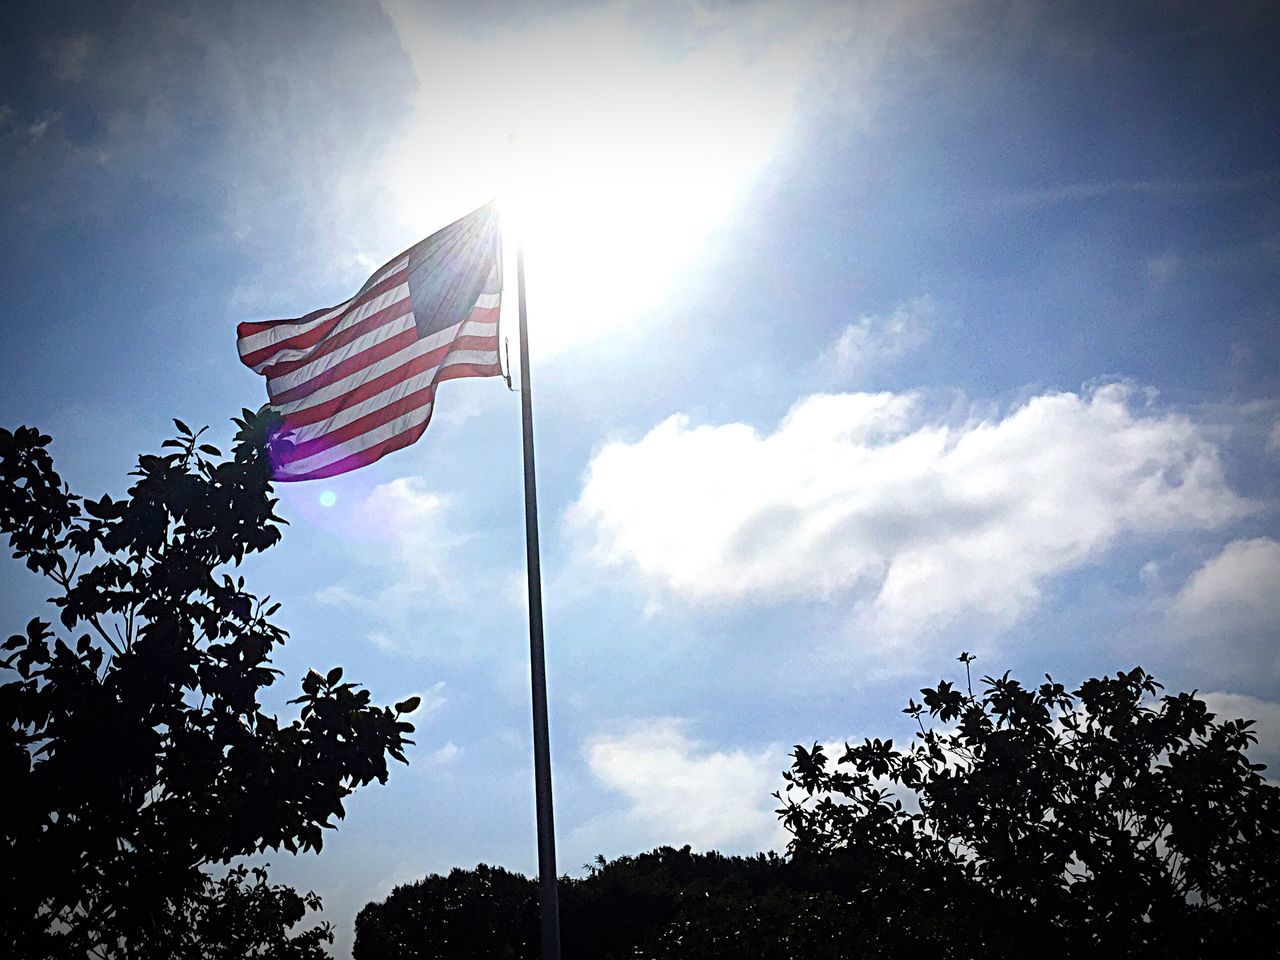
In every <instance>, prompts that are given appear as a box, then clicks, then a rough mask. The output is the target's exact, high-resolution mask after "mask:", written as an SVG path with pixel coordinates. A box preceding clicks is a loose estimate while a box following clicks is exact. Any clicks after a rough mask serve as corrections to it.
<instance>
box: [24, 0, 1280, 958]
mask: <svg viewBox="0 0 1280 960" xmlns="http://www.w3.org/2000/svg"><path fill="white" fill-rule="evenodd" d="M517 11H518V12H517ZM1273 20H1274V18H1273V17H1270V16H1268V14H1267V10H1266V5H1265V4H1248V3H1240V4H1226V5H1218V6H1215V7H1214V8H1213V9H1211V10H1210V9H1208V8H1205V7H1204V6H1203V5H1199V4H1192V3H1159V4H1157V3H1151V4H1144V3H1137V4H1128V5H1108V4H1082V5H1070V6H1062V5H1055V4H1039V3H1034V2H1005V3H996V2H976V0H975V2H971V3H965V4H952V3H930V2H906V3H894V4H866V5H853V4H834V5H822V4H817V3H814V4H799V3H796V4H790V5H787V4H751V3H744V4H733V5H722V4H715V3H711V4H689V3H683V2H669V3H668V2H663V3H650V4H638V3H637V4H630V3H619V4H613V5H580V6H578V5H561V6H558V7H555V6H550V5H543V6H539V8H538V9H537V10H536V11H535V10H533V9H530V8H525V7H523V6H521V7H519V8H517V7H515V6H514V5H506V4H500V3H489V4H457V5H449V4H437V5H424V4H415V3H412V2H410V0H385V2H384V3H382V4H381V5H379V4H376V3H370V4H364V3H349V4H329V5H323V4H322V5H317V4H310V3H308V4H303V3H278V4H270V5H260V4H249V3H227V4H221V5H216V9H214V8H210V7H208V5H193V6H190V7H184V6H182V5H180V4H166V5H157V4H149V3H132V4H123V5H93V4H75V3H62V4H58V3H54V4H47V5H43V6H41V7H39V8H38V9H36V8H32V9H28V10H24V11H22V12H21V13H10V14H7V15H6V21H7V23H6V30H5V31H4V39H2V40H0V48H2V49H3V56H0V217H2V218H3V225H4V235H5V236H6V238H7V241H8V242H7V243H6V257H5V258H4V260H3V262H0V285H2V287H3V289H4V291H5V313H4V323H5V344H6V349H5V351H4V353H3V357H2V359H0V363H2V364H3V368H2V370H0V409H3V413H4V417H3V420H4V422H5V423H8V424H15V423H32V424H38V425H39V426H41V427H42V428H43V429H45V430H46V431H48V432H50V433H51V434H53V436H54V438H55V444H54V451H55V454H56V456H57V458H58V463H59V467H60V469H61V470H62V472H63V474H64V475H65V476H66V477H67V478H68V480H69V481H70V482H71V484H72V486H73V487H74V488H76V489H78V490H80V491H83V492H85V493H92V494H95V495H96V494H98V493H100V492H104V491H111V492H116V491H120V490H123V488H124V487H125V486H126V485H127V478H126V474H127V472H128V470H129V469H130V468H131V465H132V461H133V458H134V457H135V456H136V454H137V453H138V452H140V451H142V450H154V449H155V448H157V447H158V445H159V443H160V441H161V440H162V439H164V437H165V436H167V432H168V431H169V430H170V417H173V416H178V417H181V418H182V419H184V420H186V421H187V422H189V423H208V424H210V425H211V427H212V430H213V433H214V435H215V436H217V437H220V438H222V439H225V438H226V437H227V436H228V435H229V433H230V426H229V424H228V418H229V417H230V416H232V415H234V414H235V413H236V412H238V410H239V409H240V408H241V407H242V406H250V407H253V406H256V405H257V404H258V403H259V402H261V400H262V398H263V388H262V384H261V382H260V381H259V379H258V378H257V377H255V375H254V374H252V373H251V372H250V371H248V370H246V369H244V368H243V367H241V366H240V365H239V363H238V361H237V358H236V354H235V345H234V325H235V323H237V322H238V321H241V320H246V319H270V318H274V317H283V316H297V315H299V314H301V313H304V312H307V311H309V310H312V309H315V308H317V307H319V306H322V305H325V304H330V303H335V302H338V301H340V300H343V299H345V298H346V297H348V296H349V295H350V294H351V293H352V292H354V290H355V289H357V288H358V287H359V285H360V284H361V283H362V282H363V280H364V279H365V277H366V276H367V275H368V274H369V273H370V272H371V271H372V269H373V268H374V267H375V266H376V265H377V264H379V263H381V262H383V261H384V260H386V259H387V258H388V257H390V256H391V255H392V254H394V253H395V252H397V251H398V250H400V249H402V248H404V247H405V246H407V245H408V244H409V243H411V242H413V241H414V240H416V239H418V238H420V237H421V236H424V235H426V234H428V233H430V232H432V231H433V230H434V229H436V228H438V227H439V226H441V225H443V224H444V223H446V222H448V221H449V220H451V219H453V218H454V217H456V216H458V215H460V214H462V213H464V212H466V211H467V210H469V209H471V208H473V207H474V206H476V205H478V204H479V203H481V202H483V201H484V200H486V199H488V197H489V196H491V195H493V194H494V193H495V192H504V193H507V192H511V191H513V190H514V191H515V192H518V193H519V194H520V195H522V196H523V197H524V198H525V225H524V229H525V232H526V237H527V239H528V245H529V284H530V302H529V310H530V322H531V336H532V338H533V340H534V378H535V383H534V387H535V397H536V410H535V416H536V429H537V437H538V462H539V482H540V489H539V493H540V501H541V507H542V529H543V551H544V553H543V563H544V569H545V576H546V583H545V588H546V603H547V642H548V669H549V675H550V697H551V719H552V739H553V760H554V764H555V777H556V791H557V796H556V799H557V824H558V836H559V848H560V862H561V864H562V867H563V869H565V870H567V871H569V872H575V871H576V870H577V869H578V866H579V865H580V864H582V863H583V862H584V861H586V860H588V859H590V858H591V857H593V856H594V855H595V854H597V853H605V854H607V855H610V856H614V855H619V854H623V853H628V852H636V851H639V850H641V849H645V848H648V847H651V846H653V845H656V844H658V843H674V844H680V843H691V844H693V845H694V846H697V847H703V848H707V847H715V848H719V849H722V850H729V851H744V850H755V849H761V848H763V847H767V846H771V845H773V846H776V845H778V844H779V843H781V842H783V840H784V839H785V838H783V837H782V836H781V834H780V833H779V831H778V829H777V826H776V823H775V821H774V818H773V816H772V813H771V809H772V806H773V803H772V801H771V800H770V798H769V796H768V794H769V792H771V791H772V790H774V789H776V788H777V787H778V786H779V785H780V780H779V773H780V771H781V770H782V769H783V768H784V767H785V766H786V763H787V757H786V754H787V751H788V749H789V748H790V746H791V744H793V743H797V742H803V741H811V740H813V739H815V738H816V739H825V738H842V737H855V736H858V737H860V736H863V735H868V736H885V735H903V734H904V733H905V732H906V729H905V727H904V723H903V721H904V718H903V717H901V715H900V714H899V713H898V709H899V708H900V707H901V705H902V704H903V703H904V702H905V700H906V698H907V697H908V696H909V695H911V694H914V693H915V692H916V689H917V688H918V687H919V686H920V685H921V684H923V683H926V682H931V681H933V680H936V679H937V677H938V676H940V675H943V674H947V673H950V672H951V671H952V668H953V666H956V665H955V664H954V657H955V655H956V654H957V653H958V652H959V651H960V650H961V649H969V650H974V651H977V652H978V654H979V656H980V659H979V661H978V663H977V666H978V667H979V668H981V669H982V670H983V671H988V670H989V671H1003V670H1005V669H1010V670H1012V671H1014V672H1015V673H1017V674H1020V675H1022V676H1025V677H1026V678H1028V679H1032V678H1035V677H1038V676H1039V675H1040V674H1041V673H1043V672H1046V671H1048V672H1052V673H1053V674H1054V675H1055V676H1056V677H1059V678H1061V679H1063V680H1067V681H1074V680H1079V679H1083V678H1084V677H1086V676H1089V675H1092V674H1096V673H1097V672H1099V671H1114V670H1118V669H1122V668H1128V667H1130V666H1132V665H1134V664H1141V665H1142V666H1144V667H1146V668H1147V669H1148V670H1150V671H1151V672H1153V673H1155V674H1156V676H1157V677H1159V678H1160V679H1162V680H1164V681H1165V682H1166V683H1167V685H1169V686H1170V687H1176V688H1191V687H1195V688H1198V689H1200V690H1201V691H1207V692H1209V694H1210V696H1211V699H1212V700H1213V701H1214V702H1215V703H1216V704H1218V705H1219V707H1220V708H1221V709H1223V710H1229V711H1232V712H1236V713H1247V714H1250V715H1254V716H1256V717H1257V718H1258V719H1259V720H1260V728H1259V729H1260V734H1261V737H1262V741H1263V742H1262V744H1261V745H1260V747H1259V757H1260V758H1262V759H1267V758H1272V759H1276V758H1278V755H1280V654H1278V653H1277V649H1276V646H1275V640H1276V631H1277V625H1278V624H1280V605H1278V604H1277V599H1276V598H1277V596H1280V591H1277V589H1276V587H1277V585H1280V529H1278V528H1277V511H1276V507H1277V503H1278V502H1280V483H1278V482H1277V465H1278V464H1280V342H1278V336H1277V332H1276V331H1277V330H1280V323H1278V322H1277V321H1278V320H1280V317H1278V316H1277V312H1278V311H1277V306H1276V304H1277V302H1278V301H1277V294H1278V293H1280V275H1278V273H1277V262H1278V257H1280V217H1278V213H1280V161H1277V159H1276V158H1277V150H1276V126H1275V116H1274V105H1275V102H1276V99H1277V94H1278V93H1280V91H1278V90H1277V83H1276V81H1275V79H1274V70H1273V69H1271V58H1272V53H1273V51H1274V48H1275V41H1276V39H1277V36H1276V33H1277V31H1276V28H1275V26H1274V24H1273V22H1272V21H1273ZM512 130H518V131H519V134H520V143H521V146H520V151H519V157H518V159H517V160H513V159H512V156H511V150H510V148H509V147H508V146H507V135H508V133H509V132H511V131H512ZM513 170H515V171H523V173H513ZM513 185H514V186H513ZM513 304H514V296H513V291H512V292H510V293H509V295H508V300H507V304H506V305H505V306H506V307H510V306H513ZM504 309H505V307H504ZM519 457H520V450H519V408H518V401H517V396H516V395H515V394H512V393H508V392H507V390H506V388H505V386H504V385H502V384H501V383H500V382H498V381H482V380H466V381H459V382H454V383H450V384H448V385H447V386H445V387H444V388H443V389H442V390H441V395H440V400H439V406H438V410H437V414H436V419H435V421H434V423H433V424H432V426H431V427H430V428H429V429H428V432H427V434H426V436H425V437H424V439H423V440H422V441H421V442H419V443H418V444H417V445H416V446H414V447H412V448H410V449H408V450H406V451H403V452H400V453H397V454H395V455H392V456H391V457H388V458H387V459H385V460H384V461H382V462H380V463H378V464H376V465H375V466H373V467H370V468H367V469H365V470H362V471H360V472H358V473H355V474H352V475H349V476H346V477H341V478H336V479H334V480H333V481H329V482H317V483H308V484H299V485H293V486H290V487H288V488H287V489H285V490H283V491H282V497H283V512H284V514H285V516H287V518H288V519H289V520H290V524H291V525H290V527H289V528H288V530H287V532H286V536H285V539H284V542H283V543H282V545H281V546H280V547H278V548H277V549H275V550H273V551H271V554H270V555H269V556H264V557H262V558H258V559H255V560H253V561H252V562H251V563H249V564H247V565H246V566H247V567H248V577H249V579H250V581H251V583H252V584H253V585H254V586H255V588H256V589H257V590H259V591H260V592H269V593H271V594H272V595H273V596H275V597H276V598H277V599H279V600H281V601H282V602H283V604H284V607H283V609H282V611H281V614H280V616H281V619H282V622H283V623H284V624H285V625H286V626H287V628H288V629H289V630H290V631H291V632H292V640H291V641H290V643H289V644H288V645H287V646H286V647H285V648H284V649H283V650H282V652H281V656H280V657H279V660H278V664H279V666H281V667H282V668H283V669H284V670H285V671H286V673H287V674H288V675H289V676H291V677H298V676H300V674H301V673H302V672H303V671H304V670H305V669H306V668H308V667H313V666H314V667H317V668H327V667H329V666H331V665H334V664H342V665H343V666H344V667H345V668H346V669H347V673H348V675H349V676H351V677H353V678H356V679H358V680H360V681H361V682H363V683H365V684H366V685H368V686H369V687H370V688H371V689H372V690H373V691H374V693H375V695H376V696H377V697H378V698H380V699H381V700H382V701H384V702H391V701H392V700H395V699H400V698H402V697H404V696H407V695H409V694H411V693H420V694H423V695H424V697H425V706H424V707H423V708H422V710H421V711H420V713H419V715H418V718H417V719H418V721H419V735H418V745H417V747H416V749H415V750H414V751H413V752H412V753H411V755H410V756H411V764H410V766H409V767H407V768H401V769H398V770H396V771H394V773H393V776H392V779H391V781H390V783H389V785H387V786H386V787H382V788H377V787H375V788H370V789H369V790H366V791H364V792H363V793H362V794H360V795H358V796H357V797H356V798H355V800H354V802H353V803H352V804H351V805H350V808H349V815H348V818H347V821H346V822H345V823H344V824H343V825H342V826H341V829H340V830H339V831H338V832H337V833H336V834H335V835H332V836H331V837H330V839H329V843H328V846H327V847H326V850H325V852H324V853H322V854H321V855H319V856H312V857H302V858H296V859H295V858H289V857H288V856H286V855H280V856H274V857H271V858H269V859H271V860H272V861H273V863H274V866H275V868H276V869H275V872H276V875H277V876H278V877H279V878H281V879H284V880H288V881H289V882H292V883H294V884H296V885H298V886H301V887H304V888H314V889H316V890H317V891H318V892H320V893H322V894H323V895H324V897H325V899H326V904H327V910H326V916H327V917H328V918H329V919H330V920H331V921H332V922H333V923H334V924H335V926H336V927H337V932H338V935H339V943H338V955H339V956H342V955H344V954H345V952H346V951H347V950H348V949H349V943H350V935H351V933H350V931H351V922H352V919H353V917H354V914H355V912H356V910H358V908H359V907H360V906H361V905H363V904H364V903H365V902H366V901H368V900H369V899H371V898H374V897H381V896H384V895H385V894H386V893H387V892H389V890H390V888H391V886H392V885H394V884H395V883H398V882H403V881H406V880H410V879H413V878H416V877H418V876H421V875H423V874H424V873H426V872H429V871H438V870H444V869H447V868H449V867H451V866H454V865H461V866H471V865H474V864H475V863H476V862H479V861H486V862H489V863H500V864H503V865H506V866H509V867H512V868H515V869H520V870H524V871H531V870H532V868H533V865H534V863H535V846H534V838H533V809H532V806H533V793H532V771H531V760H530V746H529V741H530V735H529V719H528V713H529V709H528V691H527V682H528V681H527V677H528V667H527V640H526V633H525V630H526V621H525V614H524V599H523V555H524V554H523V529H522V525H521V499H520V497H521V492H520V478H521V471H520V458H519ZM322 494H327V496H326V497H325V498H324V502H329V501H332V505H330V506H324V505H322V500H321V495H322ZM2 583H3V596H2V597H0V612H3V614H4V617H5V619H6V620H7V621H9V622H10V623H11V624H20V623H22V622H25V620H26V619H27V618H28V617H29V616H30V615H31V613H32V604H33V603H35V602H37V601H38V600H39V598H40V597H42V596H43V595H44V591H43V589H42V587H41V586H40V585H39V584H38V583H35V582H34V581H32V580H31V579H29V578H27V576H26V574H25V573H24V572H23V571H21V570H19V569H11V570H10V571H8V572H7V573H6V574H5V576H4V579H3V581H2ZM290 692H291V688H290V687H285V688H283V689H281V690H280V691H279V693H280V699H281V700H282V701H283V699H284V698H285V697H287V696H288V695H289V694H290Z"/></svg>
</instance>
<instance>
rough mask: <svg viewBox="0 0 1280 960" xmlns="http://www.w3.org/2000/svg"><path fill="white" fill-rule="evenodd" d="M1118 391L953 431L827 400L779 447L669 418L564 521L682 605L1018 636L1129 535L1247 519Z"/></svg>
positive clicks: (927, 420)
mask: <svg viewBox="0 0 1280 960" xmlns="http://www.w3.org/2000/svg"><path fill="white" fill-rule="evenodd" d="M1132 400H1133V398H1132V397H1131V392H1130V391H1129V390H1128V389H1126V388H1125V387H1123V386H1120V385H1108V386H1104V387H1101V388H1099V389H1096V390H1093V391H1089V392H1085V393H1082V394H1076V393H1050V394H1044V395H1041V396H1036V397H1033V398H1031V399H1029V400H1027V401H1026V402H1025V403H1023V404H1021V405H1020V406H1018V407H1016V408H1015V409H1013V410H1011V411H1009V412H1008V413H1006V414H1005V415H1004V416H1000V417H993V418H987V419H969V420H967V421H964V422H960V423H955V422H947V421H945V420H944V419H943V418H942V417H941V416H940V415H936V414H932V413H930V411H929V410H928V409H927V408H926V404H925V402H924V400H923V399H922V397H921V396H919V395H918V394H914V393H905V394H895V393H875V394H869V393H844V394H820V395H815V396H809V397H805V398H803V399H802V400H800V401H798V402H797V403H796V404H795V405H794V406H793V407H792V408H791V410H790V411H789V412H788V414H787V415H786V417H785V418H784V419H783V420H782V422H781V423H780V424H779V425H778V427H777V429H775V430H774V431H773V432H772V433H760V432H759V431H757V430H755V429H754V428H752V427H751V426H748V425H747V424H743V423H730V424H722V425H714V426H711V425H708V426H697V425H694V424H692V423H691V421H690V419H689V418H688V417H687V416H683V415H677V416H673V417H670V418H669V419H667V420H666V421H664V422H663V423H661V424H659V425H658V426H656V427H654V428H653V429H652V430H651V431H650V432H649V433H648V434H647V435H646V436H644V437H643V438H641V439H640V440H638V441H636V442H633V443H628V442H622V441H618V442H613V443H610V444H608V445H606V446H605V447H604V448H603V449H601V450H599V451H598V452H597V453H596V454H595V456H594V457H593V458H592V460H591V462H590V464H589V466H588V469H587V472H586V476H585V480H584V483H583V487H582V492H581V494H580V496H579V498H578V500H577V502H576V503H575V504H574V505H573V506H572V507H571V508H570V511H569V519H570V523H571V525H572V526H573V527H575V528H576V529H577V530H578V531H579V532H581V533H582V534H583V535H584V537H585V539H586V548H587V550H588V552H589V557H590V559H591V560H593V561H594V562H596V563H599V564H603V565H606V566H612V567H622V568H629V569H631V570H633V571H635V572H636V573H638V574H639V576H640V578H641V579H642V581H643V582H644V583H645V584H646V585H647V586H648V587H649V588H650V589H651V590H652V591H653V592H654V593H655V594H659V595H661V594H665V595H669V596H673V597H675V598H677V599H679V600H683V601H685V602H688V603H718V602H725V603H729V602H742V601H748V602H761V603H767V602H774V601H779V600H788V599H802V600H824V599H831V598H835V597H847V596H853V597H854V599H855V600H856V601H857V602H858V610H859V616H860V618H861V619H862V621H863V623H864V626H866V627H868V628H872V629H874V630H875V631H876V632H877V633H878V634H880V635H881V636H884V637H886V638H893V637H899V638H905V637H909V636H912V635H915V634H919V633H920V632H922V631H924V630H925V629H927V628H932V627H935V626H937V625H940V624H942V623H945V622H947V621H950V620H952V619H954V618H956V617H959V616H962V615H981V616H985V617H988V618H991V619H993V620H995V621H998V622H1004V623H1009V622H1012V621H1014V620H1016V619H1017V618H1018V617H1019V616H1021V615H1023V614H1025V613H1026V612H1027V611H1028V610H1030V609H1031V608H1032V607H1033V606H1034V605H1035V604H1036V602H1037V600H1038V599H1039V597H1040V592H1041V588H1042V586H1043V584H1044V583H1045V581H1046V580H1048V579H1049V578H1050V577H1053V576H1054V575H1056V574H1060V573H1063V572H1065V571H1068V570H1071V569H1074V568H1078V567H1080V566H1082V565H1084V564H1086V563H1088V562H1089V561H1091V560H1093V559H1096V558H1097V557H1099V556H1100V555H1101V554H1102V553H1103V552H1104V551H1105V550H1106V549H1107V548H1108V547H1109V546H1110V545H1111V544H1113V543H1114V542H1115V541H1116V539H1117V538H1118V537H1120V536H1122V535H1125V534H1139V535H1160V534H1164V533H1167V532H1169V531H1173V530H1179V529H1196V528H1215V527H1220V526H1222V525H1224V524H1226V523H1228V522H1230V521H1232V520H1234V519H1236V518H1238V517H1240V516H1242V515H1244V514H1245V513H1247V512H1249V511H1250V510H1251V509H1252V504H1251V503H1250V502H1249V501H1247V500H1244V499H1242V498H1241V497H1239V496H1237V495H1235V494H1234V493H1233V492H1232V491H1231V490H1230V489H1229V488H1228V487H1227V485H1226V482H1225V480H1224V477H1223V473H1222V467H1221V463H1220V457H1219V452H1218V450H1217V448H1216V447H1215V445H1214V444H1213V442H1211V440H1210V439H1209V438H1208V437H1207V436H1206V435H1205V433H1204V431H1202V430H1201V429H1200V428H1198V427H1197V426H1196V424H1194V423H1193V422H1192V421H1191V420H1189V419H1187V418H1186V417H1183V416H1180V415H1177V414H1174V413H1169V412H1160V411H1153V410H1148V409H1142V408H1140V407H1137V405H1136V404H1135V403H1133V402H1132Z"/></svg>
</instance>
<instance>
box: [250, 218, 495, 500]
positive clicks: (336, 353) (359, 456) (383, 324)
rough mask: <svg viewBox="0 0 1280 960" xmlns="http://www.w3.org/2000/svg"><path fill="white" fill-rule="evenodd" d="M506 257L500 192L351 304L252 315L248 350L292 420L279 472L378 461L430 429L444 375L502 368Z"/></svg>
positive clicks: (279, 446)
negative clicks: (259, 317)
mask: <svg viewBox="0 0 1280 960" xmlns="http://www.w3.org/2000/svg"><path fill="white" fill-rule="evenodd" d="M501 258H502V244H501V237H500V231H499V225H498V214H497V210H496V208H495V205H494V204H492V203H489V204H486V205H485V206H483V207H481V208H480V209H479V210H476V211H475V212H474V213H470V214H468V215H467V216H465V217H463V218H462V219H461V220H458V221H456V222H454V223H451V224H449V226H447V227H445V228H444V229H443V230H440V231H439V232H438V233H434V234H432V235H431V236H429V237H427V239H425V240H423V241H422V242H421V243H419V244H417V245H416V246H413V247H410V248H409V249H408V250H406V251H405V252H404V253H402V254H400V256H398V257H396V258H395V259H393V260H392V261H391V262H390V263H388V264H386V265H385V266H383V267H382V268H381V269H380V270H378V271H377V272H376V273H374V275H373V276H372V277H370V278H369V280H368V282H367V283H365V285H364V286H363V287H362V288H361V289H360V292H359V293H357V294H356V295H355V296H354V297H352V298H351V299H350V300H348V301H346V302H345V303H340V304H338V305H337V306H336V307H328V308H326V309H323V310H317V311H315V312H314V313H309V314H307V315H306V316H305V317H299V318H297V319H295V320H270V321H265V322H258V323H242V324H240V326H239V327H238V329H237V333H238V337H239V341H238V346H239V349H240V359H241V360H242V361H243V362H244V363H245V365H246V366H248V367H251V368H252V369H253V370H255V371H257V372H258V373H261V374H262V375H263V376H265V377H266V378H267V395H268V396H269V397H270V400H271V404H270V405H271V407H273V408H274V409H275V410H276V411H277V412H279V413H280V414H281V415H282V416H283V418H284V425H285V428H286V430H287V432H286V433H284V434H283V435H282V440H284V441H287V442H277V443H273V445H272V450H271V453H272V466H273V470H274V473H275V476H276V479H278V480H314V479H319V478H321V477H332V476H334V475H335V474H339V473H346V472H347V471H348V470H354V469H356V468H357V467H362V466H364V465H365V464H369V463H373V462H374V461H375V460H378V459H380V458H381V457H384V456H386V455H387V454H388V453H390V452H391V451H393V450H399V449H400V448H401V447H405V446H408V445H409V444H411V443H413V442H414V441H415V440H417V439H418V438H419V437H420V436H422V432H423V431H424V430H425V429H426V428H427V423H428V422H429V421H430V420H431V411H432V408H433V406H434V405H435V396H436V386H437V384H439V382H440V381H441V380H453V379H456V378H458V377H494V376H500V375H501V373H502V369H501V364H500V361H499V359H498V307H499V303H500V301H501V297H502V259H501Z"/></svg>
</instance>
